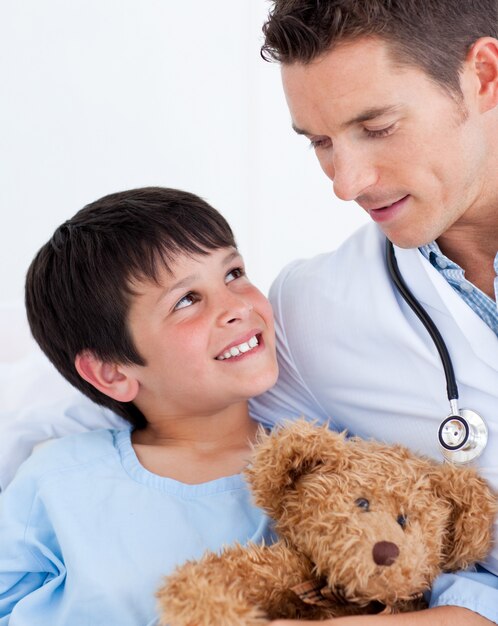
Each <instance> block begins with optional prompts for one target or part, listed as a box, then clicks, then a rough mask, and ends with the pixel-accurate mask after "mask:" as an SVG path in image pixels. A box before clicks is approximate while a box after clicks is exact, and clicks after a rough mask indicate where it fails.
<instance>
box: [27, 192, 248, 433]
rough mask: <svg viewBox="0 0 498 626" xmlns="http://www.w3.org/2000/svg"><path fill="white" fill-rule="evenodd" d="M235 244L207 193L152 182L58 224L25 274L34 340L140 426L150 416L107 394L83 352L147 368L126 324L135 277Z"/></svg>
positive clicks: (77, 381) (96, 396)
mask: <svg viewBox="0 0 498 626" xmlns="http://www.w3.org/2000/svg"><path fill="white" fill-rule="evenodd" d="M229 246H234V247H236V244H235V240H234V236H233V233H232V231H231V229H230V226H229V225H228V224H227V222H226V220H225V219H224V218H223V217H222V216H221V215H220V214H219V213H218V212H217V211H216V210H215V209H213V208H212V207H211V206H209V204H207V202H205V201H204V200H202V199H201V198H199V197H197V196H195V195H193V194H191V193H187V192H184V191H178V190H176V189H164V188H161V187H146V188H143V189H133V190H131V191H123V192H120V193H114V194H111V195H109V196H105V197H104V198H101V199H100V200H97V201H96V202H93V203H92V204H89V205H87V206H86V207H84V208H83V209H81V211H79V212H78V213H76V215H75V216H74V217H72V218H71V219H70V220H68V221H67V222H65V223H64V224H62V225H61V226H59V228H57V230H56V231H55V233H54V234H53V236H52V238H51V239H50V240H49V241H48V242H47V243H46V244H45V245H44V246H43V247H42V248H41V249H40V251H39V252H38V254H37V255H36V257H35V258H34V260H33V262H32V263H31V265H30V267H29V270H28V274H27V278H26V309H27V314H28V321H29V325H30V327H31V332H32V333H33V337H34V338H35V339H36V341H37V342H38V343H39V345H40V347H41V348H42V350H43V351H44V352H45V354H46V355H47V356H48V358H49V359H50V360H51V361H52V363H53V364H54V365H55V367H56V368H57V369H58V370H59V372H60V373H61V374H62V375H63V376H64V377H65V378H66V379H67V380H68V381H69V382H70V383H72V384H73V385H74V386H75V387H77V388H78V389H79V390H81V391H82V392H83V393H84V394H86V395H87V396H88V397H89V398H91V399H92V400H94V401H95V402H97V403H98V404H101V405H104V406H107V407H109V408H110V409H112V410H113V411H114V412H116V413H118V414H119V415H121V416H122V417H124V418H125V419H127V420H128V421H129V422H131V423H132V424H133V425H134V426H135V427H136V428H143V427H144V426H145V424H146V421H145V418H144V416H143V415H142V413H141V412H140V411H139V409H138V408H137V407H136V406H135V405H134V404H133V403H131V402H127V403H123V402H118V401H116V400H113V399H112V398H110V397H108V396H106V395H105V394H103V393H101V392H100V391H98V390H97V389H95V387H93V386H92V385H91V384H90V383H87V382H86V381H85V380H83V379H82V378H81V377H80V376H79V374H78V372H77V371H76V368H75V365H74V361H75V357H76V355H77V354H79V353H81V352H83V351H86V350H88V351H90V352H92V353H93V354H94V355H95V356H96V357H97V358H99V359H101V360H102V361H107V362H113V363H127V364H132V363H135V364H139V365H145V361H144V359H143V358H142V357H141V356H140V351H139V349H138V347H137V346H135V345H134V344H133V340H132V337H131V334H130V331H129V329H128V326H127V317H128V310H129V305H130V299H131V296H132V294H133V291H132V287H131V281H133V280H134V279H138V280H140V279H145V280H147V279H149V280H154V281H155V280H157V270H158V266H159V264H160V263H162V264H164V266H166V268H167V269H168V270H169V269H170V267H171V263H172V262H174V260H175V258H176V257H177V256H178V255H179V254H185V253H186V254H199V253H200V254H207V251H208V250H214V249H217V248H223V247H229Z"/></svg>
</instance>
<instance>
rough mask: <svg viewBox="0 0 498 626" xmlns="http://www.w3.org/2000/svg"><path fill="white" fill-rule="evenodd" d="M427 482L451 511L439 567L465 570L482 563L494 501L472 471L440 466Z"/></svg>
mask: <svg viewBox="0 0 498 626" xmlns="http://www.w3.org/2000/svg"><path fill="white" fill-rule="evenodd" d="M431 480H432V484H433V488H434V491H435V494H436V497H437V498H440V499H442V500H443V501H446V502H447V504H448V505H449V508H450V510H451V516H450V519H449V520H448V528H447V531H446V534H445V545H444V548H443V563H442V567H443V569H444V570H445V571H453V570H458V569H465V568H466V567H468V566H469V565H471V564H472V563H474V562H476V561H480V560H483V559H484V558H485V557H486V555H487V554H488V552H489V550H490V548H491V542H492V538H493V523H494V519H495V515H496V513H497V511H498V508H497V499H496V497H495V495H494V494H493V492H492V491H491V489H490V487H489V486H488V484H487V483H486V481H485V480H484V479H483V478H481V477H480V476H479V475H478V473H477V472H476V471H475V470H474V469H473V468H464V467H461V466H460V467H456V466H454V465H451V464H449V463H444V464H442V465H439V466H437V467H435V468H434V470H433V473H431Z"/></svg>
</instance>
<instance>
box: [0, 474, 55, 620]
mask: <svg viewBox="0 0 498 626" xmlns="http://www.w3.org/2000/svg"><path fill="white" fill-rule="evenodd" d="M24 470H25V468H22V470H21V471H20V473H19V475H18V477H16V479H15V480H14V481H13V482H12V483H11V485H10V486H9V488H8V489H6V490H5V492H4V493H2V495H1V496H0V623H4V622H3V619H4V618H5V619H7V618H8V617H9V616H10V615H11V614H12V612H13V611H15V612H16V614H17V613H19V611H17V609H16V605H17V604H18V603H19V602H21V601H22V600H23V598H25V597H26V596H28V595H29V594H31V593H33V592H34V591H36V590H40V593H41V594H42V595H43V594H45V595H46V596H47V600H48V598H49V596H50V594H51V593H53V592H54V591H55V588H56V587H57V586H58V582H57V580H59V581H62V580H63V578H64V576H65V566H64V563H63V562H62V559H61V557H60V551H58V544H57V539H56V536H55V533H54V529H53V527H52V525H51V524H50V522H49V519H48V517H47V514H46V510H45V507H44V506H43V501H42V500H41V498H40V497H39V494H38V491H37V488H36V483H35V481H34V480H33V479H32V478H31V476H30V475H29V472H28V471H24ZM42 588H43V590H44V591H41V590H42ZM40 600H41V601H39V602H38V603H37V607H38V609H39V608H40V607H42V606H43V599H42V598H40ZM20 606H21V605H20ZM21 615H22V617H21ZM19 618H20V621H22V623H36V616H35V615H33V614H31V613H30V609H29V603H27V604H26V605H25V606H23V607H22V608H21V609H20V613H19ZM23 619H24V621H23ZM30 620H32V622H30ZM6 623H8V620H7V622H6Z"/></svg>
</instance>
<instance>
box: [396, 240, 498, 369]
mask: <svg viewBox="0 0 498 626" xmlns="http://www.w3.org/2000/svg"><path fill="white" fill-rule="evenodd" d="M394 249H395V253H396V260H397V261H398V266H399V269H400V272H401V275H402V276H403V278H404V279H405V281H406V283H407V285H408V287H409V288H410V290H411V291H412V293H413V295H414V296H415V297H416V298H417V300H418V301H419V302H420V303H421V304H422V305H423V306H424V308H426V309H427V312H428V313H429V315H431V317H432V314H431V310H430V309H431V308H432V309H436V310H437V311H439V312H441V313H443V314H444V315H449V316H451V317H452V318H453V319H454V320H455V322H456V324H457V325H458V327H459V328H460V330H461V332H462V334H463V336H464V337H465V338H466V339H467V341H468V342H469V345H470V346H471V349H472V351H473V353H474V354H475V355H476V357H478V358H479V359H481V360H482V361H484V362H485V363H487V364H488V365H489V366H490V367H492V368H494V369H497V368H498V345H497V342H498V338H497V336H496V335H495V333H494V332H493V331H492V330H491V328H490V327H489V326H488V325H487V324H486V323H485V322H484V321H483V320H482V319H481V318H480V317H479V316H478V315H477V313H475V312H474V311H473V310H472V309H471V307H470V306H469V305H468V304H467V303H466V302H465V301H464V300H463V299H462V298H461V297H460V296H459V295H458V293H457V292H456V291H455V290H454V289H453V287H452V286H451V285H450V284H449V283H448V282H447V281H446V280H445V278H444V277H443V276H442V275H441V274H440V273H439V272H438V271H437V269H436V268H434V267H433V266H432V265H431V263H430V262H429V261H428V260H427V259H426V258H425V257H424V256H423V255H422V253H421V252H420V251H419V249H418V248H409V249H403V248H399V247H398V246H394ZM427 278H428V279H429V280H427ZM440 332H441V334H442V335H443V339H445V337H444V332H443V330H441V329H440ZM445 341H446V339H445Z"/></svg>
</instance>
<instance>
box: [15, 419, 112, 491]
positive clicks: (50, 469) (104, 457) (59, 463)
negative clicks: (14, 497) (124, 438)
mask: <svg viewBox="0 0 498 626" xmlns="http://www.w3.org/2000/svg"><path fill="white" fill-rule="evenodd" d="M119 432H121V431H119V430H115V429H101V430H94V431H87V432H83V433H77V434H73V435H67V436H65V437H60V438H58V439H52V440H49V441H47V442H46V443H43V444H41V445H39V446H38V447H37V448H36V450H34V452H33V453H32V455H31V456H30V458H29V459H27V460H26V461H25V462H24V463H23V464H22V465H21V467H20V468H19V470H18V476H19V477H24V478H28V477H29V478H30V479H31V480H35V481H36V482H38V483H39V484H40V483H41V482H43V481H45V480H47V479H50V478H51V477H56V476H58V475H62V474H67V473H68V472H70V471H76V472H77V471H78V470H81V469H85V471H88V468H91V469H96V467H97V466H98V465H99V462H100V461H102V462H108V461H112V460H113V459H115V458H117V455H118V452H117V449H116V444H115V441H116V436H117V434H118V433H119Z"/></svg>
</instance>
